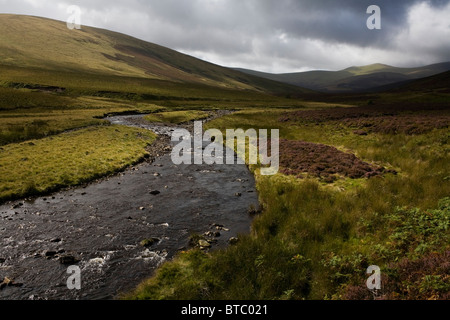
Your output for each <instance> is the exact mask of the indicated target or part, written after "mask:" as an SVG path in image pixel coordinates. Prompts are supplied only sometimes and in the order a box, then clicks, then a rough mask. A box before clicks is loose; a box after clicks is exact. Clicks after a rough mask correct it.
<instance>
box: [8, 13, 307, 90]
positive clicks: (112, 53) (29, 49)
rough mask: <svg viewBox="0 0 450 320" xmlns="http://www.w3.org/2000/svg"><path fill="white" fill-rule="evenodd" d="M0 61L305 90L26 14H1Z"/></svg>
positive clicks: (248, 87)
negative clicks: (70, 28)
mask: <svg viewBox="0 0 450 320" xmlns="http://www.w3.org/2000/svg"><path fill="white" fill-rule="evenodd" d="M0 65H3V66H8V67H21V68H39V69H43V70H48V71H58V72H76V73H94V74H102V75H109V76H122V77H134V78H144V79H154V80H163V81H171V82H183V83H193V84H202V85H208V86H213V87H219V88H230V89H239V90H253V91H260V92H269V93H285V92H287V93H294V92H295V93H298V92H302V89H299V88H296V87H294V86H292V85H286V84H284V83H277V82H274V81H272V80H267V79H263V78H258V77H255V76H251V75H247V74H243V73H240V72H238V71H235V70H231V69H228V68H224V67H221V66H218V65H215V64H212V63H208V62H205V61H202V60H199V59H196V58H194V57H191V56H188V55H185V54H182V53H179V52H177V51H174V50H171V49H168V48H165V47H162V46H159V45H157V44H153V43H149V42H145V41H142V40H139V39H136V38H133V37H131V36H127V35H124V34H120V33H117V32H112V31H108V30H103V29H98V28H92V27H86V26H82V29H81V30H69V29H68V28H67V27H66V23H64V22H61V21H55V20H50V19H45V18H40V17H31V16H22V15H9V14H0ZM303 91H304V92H306V91H307V90H303Z"/></svg>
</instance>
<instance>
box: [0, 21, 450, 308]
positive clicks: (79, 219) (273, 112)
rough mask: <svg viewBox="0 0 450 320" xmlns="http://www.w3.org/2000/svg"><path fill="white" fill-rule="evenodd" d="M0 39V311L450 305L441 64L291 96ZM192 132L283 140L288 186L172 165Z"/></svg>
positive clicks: (272, 83)
mask: <svg viewBox="0 0 450 320" xmlns="http://www.w3.org/2000/svg"><path fill="white" fill-rule="evenodd" d="M0 29H1V30H0V31H1V32H0V203H1V206H0V243H2V246H1V249H0V299H4V300H8V299H23V300H25V299H50V300H51V299H73V298H75V299H86V300H89V299H129V300H161V299H163V300H185V299H188V300H189V299H192V300H303V299H309V300H328V299H336V300H360V299H368V300H371V299H375V298H376V299H387V300H391V299H392V300H394V299H413V300H417V299H418V300H420V299H444V300H445V299H448V298H449V296H448V292H449V288H450V287H449V282H448V274H449V272H450V270H449V269H448V263H447V261H448V254H449V253H448V252H449V243H450V242H449V236H450V233H449V232H450V231H449V228H450V220H449V219H450V218H449V217H450V199H449V196H450V178H449V177H450V172H449V169H450V168H449V166H448V163H449V160H450V159H449V154H450V153H449V151H450V150H449V143H448V142H449V138H450V135H449V123H450V104H449V101H450V89H449V88H450V81H449V80H450V77H449V72H448V68H447V69H445V68H446V67H445V66H447V65H448V64H445V63H444V64H439V65H435V66H427V67H423V68H418V69H414V70H413V69H409V70H406V69H402V70H400V69H399V68H394V67H390V66H386V65H381V64H376V65H372V66H366V67H358V68H349V69H347V70H344V71H341V72H331V71H330V72H326V74H325V75H324V74H322V72H319V71H318V72H313V73H310V74H309V76H308V77H307V78H302V80H301V81H302V82H301V83H300V82H297V80H296V79H297V77H293V78H290V76H288V75H277V76H272V75H271V76H267V75H261V74H259V73H255V72H247V71H246V72H240V71H237V70H234V69H230V68H225V67H222V66H218V65H214V64H211V63H208V62H204V61H202V60H199V59H196V58H193V57H190V56H187V55H185V54H181V53H178V52H176V51H174V50H171V49H168V48H164V47H161V46H159V45H156V44H152V43H148V42H144V41H142V40H138V39H136V38H132V37H129V36H126V35H124V34H119V33H115V32H112V31H108V30H102V29H96V28H90V27H83V28H82V29H81V30H68V29H67V28H66V26H65V23H63V22H59V21H55V20H49V19H44V18H38V17H28V16H16V15H3V14H1V15H0ZM74 52H77V54H73V53H74ZM248 73H250V74H248ZM414 73H415V74H417V78H416V76H414V77H413V76H411V74H414ZM374 75H375V76H374ZM303 76H305V75H302V77H303ZM367 77H368V78H367ZM282 78H284V79H282ZM288 78H289V79H288ZM286 79H288V80H286ZM292 79H294V80H295V81H291V80H292ZM380 79H381V80H380ZM386 79H390V80H389V81H391V80H392V79H394V80H395V81H394V82H389V81H388V82H386V81H385V80H386ZM325 80H326V81H325ZM305 81H306V82H308V83H309V85H308V86H305V87H303V86H298V85H299V84H303V83H304V82H305ZM399 81H400V82H399ZM286 82H288V83H286ZM356 84H357V85H361V86H360V87H359V88H356V87H355V85H356ZM366 84H368V85H366ZM342 88H344V89H343V90H341V89H342ZM348 88H350V89H351V90H346V89H348ZM373 88H377V89H376V90H372V89H373ZM334 89H337V90H334ZM368 89H370V90H368ZM195 120H203V121H206V122H205V123H204V130H208V129H217V130H220V132H222V133H223V135H224V136H226V134H225V133H226V130H227V129H235V130H237V129H243V130H247V129H255V130H259V129H262V130H264V129H266V130H269V131H270V130H271V129H276V130H279V133H280V147H281V148H280V171H279V173H278V174H275V175H270V176H265V175H262V174H261V169H263V167H262V166H261V164H260V163H257V164H254V163H249V162H248V161H247V163H246V164H242V165H200V166H196V165H180V166H177V165H175V164H173V163H172V161H171V159H170V154H169V153H170V150H171V147H173V146H170V143H169V136H170V134H171V132H172V131H171V130H174V129H175V128H184V129H189V130H191V129H192V126H193V121H195ZM209 143H210V142H209ZM247 147H248V146H247ZM234 151H236V150H234ZM231 239H232V241H230V240H231ZM62 257H72V258H73V259H70V258H68V259H69V260H68V261H69V262H71V263H72V264H75V265H78V266H80V268H81V271H82V275H83V278H82V279H84V280H83V284H82V288H81V290H79V291H70V290H68V289H67V288H66V284H65V280H66V279H67V277H68V275H67V273H66V269H67V265H66V264H64V263H61V259H63V260H62V261H63V262H64V261H65V260H64V259H65V258H62ZM371 265H378V266H379V267H380V268H381V270H382V272H383V278H382V279H383V283H384V286H383V288H382V290H381V291H380V292H378V293H377V295H376V296H375V295H374V294H373V292H371V291H369V290H367V288H366V287H365V281H366V280H367V274H366V270H367V268H368V267H369V266H371ZM38 274H39V277H41V278H39V277H38V276H37V275H38Z"/></svg>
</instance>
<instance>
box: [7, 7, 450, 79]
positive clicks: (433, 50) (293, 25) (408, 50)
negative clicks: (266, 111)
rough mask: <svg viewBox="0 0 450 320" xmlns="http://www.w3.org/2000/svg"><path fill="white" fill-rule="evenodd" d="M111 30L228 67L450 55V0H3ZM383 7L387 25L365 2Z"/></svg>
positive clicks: (408, 62) (420, 60) (270, 68)
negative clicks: (373, 19) (370, 24)
mask: <svg viewBox="0 0 450 320" xmlns="http://www.w3.org/2000/svg"><path fill="white" fill-rule="evenodd" d="M70 5H78V6H79V7H80V8H81V12H82V15H81V23H82V24H83V25H89V26H95V27H99V28H105V29H110V30H114V31H118V32H122V33H125V34H129V35H132V36H135V37H137V38H140V39H143V40H146V41H150V42H154V43H157V44H160V45H164V46H167V47H169V48H172V49H175V50H178V51H181V52H184V53H187V54H190V55H193V56H196V57H198V58H201V59H204V60H207V61H210V62H213V63H217V64H220V65H224V66H230V67H243V68H249V69H255V70H260V71H266V72H273V73H284V72H296V71H306V70H312V69H322V70H340V69H344V68H347V67H349V66H354V65H366V64H371V63H386V64H390V65H395V66H403V67H407V66H419V65H425V64H431V63H438V62H444V61H450V19H449V17H450V0H395V1H392V0H115V1H111V0H65V1H64V0H63V1H59V0H0V12H1V13H17V14H29V15H36V16H43V17H49V18H53V19H58V20H61V21H66V20H67V19H68V17H69V16H70V14H68V13H67V8H68V7H69V6H70ZM370 5H378V6H379V7H380V8H381V27H382V29H381V30H369V29H368V28H367V23H366V22H367V19H368V18H369V17H370V14H367V12H366V11H367V8H368V7H369V6H370Z"/></svg>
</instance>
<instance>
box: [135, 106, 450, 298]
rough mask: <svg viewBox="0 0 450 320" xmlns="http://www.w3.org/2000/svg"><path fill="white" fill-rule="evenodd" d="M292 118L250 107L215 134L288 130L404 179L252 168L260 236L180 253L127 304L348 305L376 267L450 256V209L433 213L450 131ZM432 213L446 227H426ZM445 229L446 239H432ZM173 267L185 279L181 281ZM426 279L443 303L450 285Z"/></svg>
mask: <svg viewBox="0 0 450 320" xmlns="http://www.w3.org/2000/svg"><path fill="white" fill-rule="evenodd" d="M282 112H283V111H281V110H265V111H256V110H243V111H240V112H238V113H235V114H233V115H229V116H226V117H223V118H221V119H217V120H214V121H213V122H211V123H209V124H208V126H207V127H208V128H219V129H226V128H243V129H246V128H267V129H269V128H277V127H278V128H280V127H281V128H280V129H281V137H282V138H287V139H292V140H304V141H309V142H314V143H323V144H327V145H332V146H335V147H338V148H339V149H341V150H346V151H348V152H352V153H354V154H356V155H357V156H358V157H360V158H362V159H363V160H364V161H368V162H369V163H376V164H378V165H382V166H385V167H388V168H395V169H396V170H397V171H398V173H399V174H397V175H393V174H388V175H384V176H381V177H374V178H371V179H357V180H353V179H348V178H347V179H339V180H337V181H336V182H335V183H333V184H324V183H322V182H320V181H319V180H318V179H315V178H313V177H311V178H306V179H301V180H300V179H295V178H294V177H290V176H284V175H282V174H278V175H275V176H260V175H259V174H258V168H257V167H252V169H253V170H255V174H256V178H257V188H258V191H259V195H260V200H261V203H262V205H263V208H264V210H263V213H262V214H261V215H259V216H257V217H256V218H255V219H254V222H253V225H252V232H251V234H249V235H241V236H240V241H239V243H238V244H237V245H234V246H232V247H230V248H228V249H226V250H222V251H218V252H213V253H201V252H196V253H195V254H194V253H192V252H187V253H180V254H179V256H178V257H177V258H175V259H174V260H173V261H172V262H168V263H166V264H165V265H163V266H162V267H161V269H160V270H159V271H158V273H157V274H156V275H155V276H154V277H153V278H151V279H150V280H148V281H147V282H145V283H143V284H142V285H141V286H140V287H139V288H137V289H136V291H134V292H131V293H130V294H128V295H127V296H126V298H127V299H133V298H139V299H330V298H332V299H345V298H348V297H352V296H353V297H356V296H358V295H356V294H354V291H355V289H354V286H355V285H356V284H358V285H359V284H360V283H363V282H364V281H365V279H366V278H367V276H366V273H365V272H366V269H367V267H368V266H370V265H373V264H376V265H379V266H380V267H381V269H382V272H390V271H389V270H391V271H392V270H396V269H395V268H396V267H395V266H394V267H392V263H396V262H397V261H400V260H401V259H403V258H405V257H406V258H408V259H410V260H409V261H410V262H411V263H413V261H416V259H422V258H423V257H425V256H426V255H427V254H429V253H430V252H445V250H448V243H449V240H450V232H449V231H450V230H449V226H448V223H447V222H445V221H442V219H441V218H438V217H443V216H444V217H448V211H439V214H438V213H437V211H433V210H430V209H434V208H438V207H439V206H440V204H439V203H442V201H444V200H442V199H445V198H446V197H448V195H449V194H450V178H449V177H450V172H449V167H448V163H449V160H450V159H449V154H450V153H449V151H450V150H449V146H448V138H449V134H448V130H447V129H436V130H433V131H432V132H428V133H425V134H420V135H406V134H398V135H392V134H375V133H372V134H368V135H367V136H359V135H355V134H353V132H352V130H351V129H350V128H347V127H336V125H335V124H331V123H322V124H317V125H310V124H309V125H308V124H305V125H297V124H296V125H292V126H283V125H280V124H279V123H278V121H277V119H278V118H279V117H278V116H279V115H280V114H281V113H282ZM445 203H448V201H447V202H445ZM441 206H442V204H441ZM399 208H402V209H399ZM446 210H447V209H446ZM423 212H425V213H428V214H429V215H431V216H430V217H432V216H433V215H435V217H436V218H437V220H436V219H434V220H433V222H431V220H429V221H430V222H427V221H428V220H423V219H424V217H426V214H423ZM433 212H435V213H433ZM413 213H414V214H413ZM447 220H448V219H447ZM417 221H422V222H421V223H419V224H418V223H417ZM438 221H440V222H438ZM430 223H432V224H430ZM435 226H436V228H439V237H433V236H431V237H430V236H425V237H424V236H423V234H428V233H429V231H430V228H434V227H435ZM433 230H434V229H433ZM436 230H437V229H436ZM433 232H436V231H433ZM433 232H432V233H433ZM394 235H395V236H394ZM393 236H394V237H397V238H395V239H394V238H392V237H393ZM391 238H392V239H391ZM389 239H390V240H389ZM437 239H438V240H437ZM394 240H395V242H393V241H394ZM398 246H400V247H401V248H402V249H401V250H398ZM390 266H391V267H390ZM170 270H180V272H177V273H176V274H177V276H176V277H173V276H171V275H170V273H169V271H170ZM183 270H184V271H183ZM186 270H189V272H188V273H185V272H186ZM433 270H434V269H433ZM425 273H426V272H425ZM425 273H424V274H423V276H429V277H432V280H433V279H434V280H436V279H437V280H436V281H434V280H433V281H434V282H433V283H434V284H435V283H437V284H435V285H433V286H428V287H426V288H431V289H429V290H422V291H421V297H422V298H423V297H427V298H432V297H433V296H434V297H436V296H435V295H434V292H435V289H436V287H439V288H442V286H443V285H444V284H442V279H441V278H439V277H440V276H439V275H431V274H430V275H428V274H425ZM191 277H192V278H191ZM433 277H434V278H433ZM436 277H437V278H436ZM435 278H436V279H435ZM438 278H439V279H438ZM396 279H398V278H396V277H391V278H390V281H391V283H392V281H394V283H395V281H397V280H396ZM430 279H431V278H430ZM438 280H439V281H438ZM399 281H400V280H399ZM430 281H431V280H430ZM430 281H429V282H430ZM185 283H188V284H189V285H188V288H189V290H187V287H186V286H185V285H184V284H185ZM404 286H406V283H397V286H395V285H394V286H393V287H394V288H397V289H395V290H401V289H398V288H402V287H404ZM422 287H424V288H425V285H424V286H422ZM347 288H348V290H347ZM390 288H392V286H391V287H390ZM352 290H353V291H352ZM389 290H391V289H389ZM395 290H394V293H393V292H392V290H391V291H390V293H389V294H393V295H391V297H392V296H395ZM433 290H434V291H433ZM356 291H357V290H356ZM357 292H359V291H357ZM368 296H369V298H370V297H373V296H371V295H368ZM360 297H361V295H360ZM366 297H367V295H366ZM403 298H408V295H406V296H403Z"/></svg>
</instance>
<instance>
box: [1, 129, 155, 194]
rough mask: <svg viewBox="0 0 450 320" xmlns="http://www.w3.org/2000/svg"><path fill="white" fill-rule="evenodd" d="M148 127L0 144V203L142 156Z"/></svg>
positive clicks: (82, 179) (122, 165) (78, 181)
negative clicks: (145, 128)
mask: <svg viewBox="0 0 450 320" xmlns="http://www.w3.org/2000/svg"><path fill="white" fill-rule="evenodd" d="M154 139H155V135H154V134H153V133H151V132H149V131H147V130H141V129H135V128H127V127H121V126H102V127H91V128H86V129H81V130H77V131H73V132H68V133H64V134H60V135H57V136H52V137H48V138H44V139H40V140H30V141H27V142H23V143H18V144H9V145H6V146H3V147H1V148H0V186H1V187H0V201H5V200H11V199H19V198H23V197H26V196H35V195H40V194H46V193H49V192H51V191H54V190H57V189H60V188H62V187H69V186H75V185H79V184H81V183H84V182H89V181H91V180H93V179H96V178H99V177H102V176H105V175H108V174H112V173H115V172H118V171H120V170H123V169H124V168H126V167H127V166H129V165H132V164H134V163H137V162H139V161H141V160H142V159H144V158H145V157H146V155H147V151H146V147H147V146H149V145H150V144H151V143H152V142H153V141H154Z"/></svg>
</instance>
